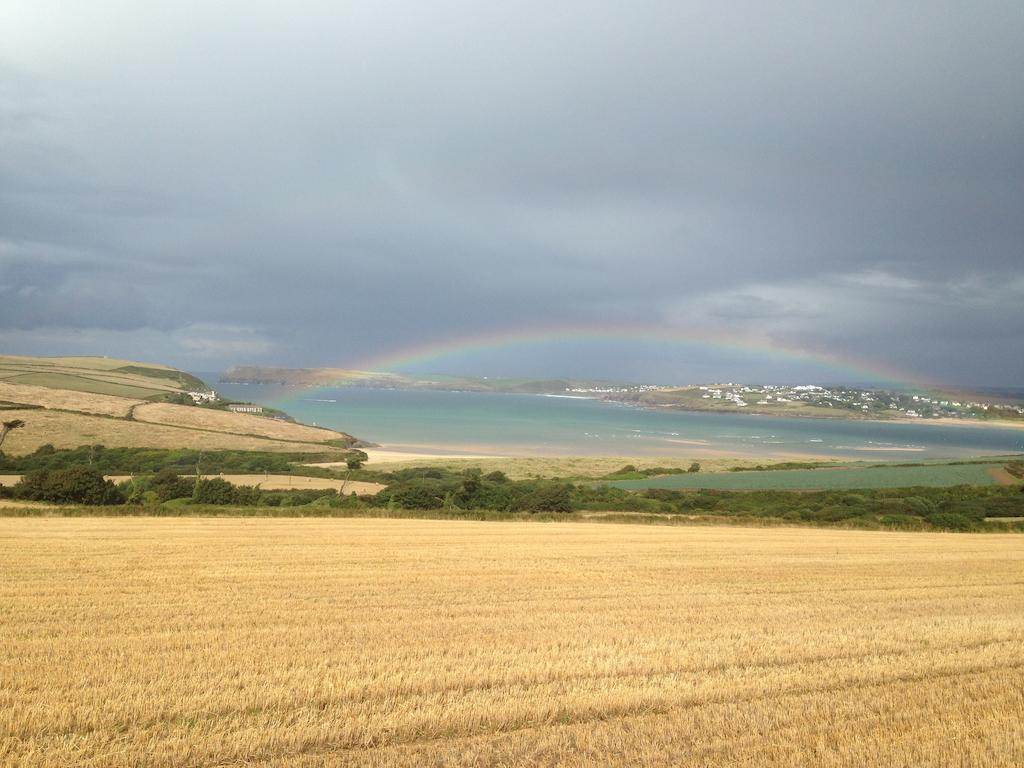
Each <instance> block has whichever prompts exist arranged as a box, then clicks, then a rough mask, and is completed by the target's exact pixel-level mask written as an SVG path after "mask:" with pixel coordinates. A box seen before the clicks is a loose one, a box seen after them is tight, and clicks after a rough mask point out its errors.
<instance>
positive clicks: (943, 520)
mask: <svg viewBox="0 0 1024 768" xmlns="http://www.w3.org/2000/svg"><path fill="white" fill-rule="evenodd" d="M925 519H926V520H928V522H929V523H931V524H932V525H933V526H934V527H936V528H941V529H943V530H945V531H971V530H974V528H976V527H977V521H976V520H972V519H971V518H969V517H967V516H966V515H961V514H959V513H957V512H935V513H933V514H931V515H928V517H927V518H925Z"/></svg>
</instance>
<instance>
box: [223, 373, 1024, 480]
mask: <svg viewBox="0 0 1024 768" xmlns="http://www.w3.org/2000/svg"><path fill="white" fill-rule="evenodd" d="M217 389H218V391H219V392H220V393H221V394H222V395H223V396H225V397H231V398H236V399H239V400H251V401H253V402H256V403H260V404H263V405H267V406H272V407H275V408H280V409H281V410H284V411H286V412H287V413H288V414H290V415H291V416H293V417H295V418H296V419H298V420H299V421H301V422H304V423H306V424H317V425H319V426H322V427H329V428H331V429H337V430H341V431H343V432H346V433H348V434H350V435H354V436H355V437H358V438H360V439H362V440H365V441H368V442H373V443H378V444H380V445H381V446H383V447H386V448H395V449H407V450H417V451H420V450H434V451H436V452H449V451H451V452H457V451H458V452H469V453H482V452H487V453H497V454H515V455H523V454H530V453H535V454H544V455H580V456H585V455H591V456H596V455H604V456H681V457H687V456H701V455H702V454H703V455H708V456H710V455H714V454H719V455H721V454H728V455H732V456H763V457H769V458H770V457H779V458H784V457H795V456H801V455H803V456H806V455H826V456H836V457H845V458H857V459H864V460H876V459H877V460H893V459H897V460H903V461H905V460H914V459H924V458H940V457H960V456H981V455H993V454H1009V453H1019V452H1024V429H1012V428H1010V429H1007V428H995V427H988V426H973V425H964V426H946V425H941V424H929V423H927V422H923V423H920V424H904V423H896V422H879V421H852V420H843V419H808V418H779V417H772V416H755V415H751V414H743V413H738V414H735V415H734V414H728V413H701V412H687V411H677V410H668V409H646V408H638V407H635V406H627V405H623V404H620V403H614V402H608V401H603V400H597V399H582V398H568V397H553V396H544V395H518V394H493V393H479V392H443V391H425V390H389V389H365V388H357V387H342V388H331V389H319V388H318V389H303V388H296V387H280V386H273V385H262V384H248V385H243V384H223V383H222V384H218V385H217Z"/></svg>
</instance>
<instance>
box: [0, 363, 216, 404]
mask: <svg viewBox="0 0 1024 768" xmlns="http://www.w3.org/2000/svg"><path fill="white" fill-rule="evenodd" d="M0 379H2V380H4V381H6V382H8V383H12V384H25V385H33V386H42V387H51V388H54V389H65V390H72V391H77V392H89V393H96V394H104V395H115V396H118V397H132V398H138V399H143V400H144V399H160V398H162V397H165V396H166V395H168V394H173V393H176V392H183V391H187V390H190V389H206V388H207V387H206V385H205V384H204V383H203V382H202V381H200V380H199V379H197V378H195V377H194V376H192V375H191V374H188V373H185V372H184V371H179V370H176V369H174V368H169V367H167V366H165V365H157V364H151V363H139V362H134V361H130V360H118V359H114V358H106V357H25V356H13V355H2V356H0Z"/></svg>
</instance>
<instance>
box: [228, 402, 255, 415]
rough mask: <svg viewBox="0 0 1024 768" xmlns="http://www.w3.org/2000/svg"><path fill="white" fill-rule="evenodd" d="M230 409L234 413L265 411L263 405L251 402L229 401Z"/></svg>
mask: <svg viewBox="0 0 1024 768" xmlns="http://www.w3.org/2000/svg"><path fill="white" fill-rule="evenodd" d="M228 410H229V411H231V412H232V413H263V406H262V405H252V404H251V403H229V404H228Z"/></svg>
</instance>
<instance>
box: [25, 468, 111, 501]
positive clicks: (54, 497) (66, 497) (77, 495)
mask: <svg viewBox="0 0 1024 768" xmlns="http://www.w3.org/2000/svg"><path fill="white" fill-rule="evenodd" d="M13 492H14V496H15V498H18V499H28V500H31V501H50V502H54V503H56V504H89V505H92V504H105V505H114V504H124V502H125V497H124V494H123V493H122V492H121V491H120V490H119V489H118V488H117V486H115V485H114V484H113V483H112V482H111V481H110V480H107V479H105V478H104V477H103V474H102V473H101V472H97V471H96V470H94V469H90V468H89V467H77V468H74V469H56V470H47V469H40V470H36V471H34V472H29V473H28V474H26V475H25V476H24V477H23V478H22V479H21V482H19V483H18V484H17V485H15V486H14V488H13Z"/></svg>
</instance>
